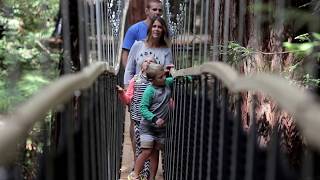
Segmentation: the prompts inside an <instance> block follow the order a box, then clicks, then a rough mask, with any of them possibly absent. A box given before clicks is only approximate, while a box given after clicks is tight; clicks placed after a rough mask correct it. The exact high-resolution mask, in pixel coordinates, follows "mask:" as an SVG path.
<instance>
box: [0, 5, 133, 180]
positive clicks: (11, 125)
mask: <svg viewBox="0 0 320 180" xmlns="http://www.w3.org/2000/svg"><path fill="white" fill-rule="evenodd" d="M61 5H62V6H61V8H62V10H61V12H62V17H63V18H62V25H63V39H64V46H63V50H64V55H63V63H62V64H63V72H64V73H65V75H63V76H61V77H60V78H59V79H57V80H56V81H55V82H52V83H50V84H49V85H48V86H46V87H45V88H43V89H42V90H40V91H39V92H38V93H35V95H34V96H33V97H31V98H30V99H29V100H27V101H26V102H25V103H24V104H22V105H20V106H18V107H17V108H16V109H15V110H14V111H13V112H11V113H10V114H8V115H7V116H3V117H1V122H3V123H1V126H0V136H1V137H0V153H1V154H2V155H1V156H0V165H7V164H12V162H14V160H16V158H17V157H16V155H17V154H18V153H19V152H18V151H19V150H18V149H17V145H18V144H19V143H21V144H24V143H23V141H24V140H25V138H26V137H27V135H28V132H29V131H30V129H31V128H32V127H33V126H34V124H35V123H36V122H40V121H42V120H43V119H44V117H45V116H46V115H47V113H48V112H49V111H56V113H55V115H54V116H55V121H53V123H54V124H53V127H54V128H53V130H50V131H54V132H53V134H52V136H53V138H52V137H51V138H52V139H48V137H47V135H44V136H45V137H44V139H45V140H44V142H43V143H44V149H43V151H44V152H43V154H42V155H41V158H40V160H39V167H40V169H38V170H37V172H38V177H37V178H38V179H69V180H72V179H77V180H78V179H87V180H89V179H90V180H91V179H118V178H119V177H120V174H119V173H120V167H121V156H122V154H121V153H122V142H123V129H124V127H123V123H124V118H125V117H124V115H125V112H124V107H123V105H122V104H121V103H120V101H119V100H118V98H117V92H116V89H115V85H116V84H122V80H121V78H120V77H121V73H122V72H121V71H120V65H121V63H120V62H121V46H122V37H123V33H124V27H125V18H126V13H127V10H128V6H129V2H128V1H125V2H124V1H116V0H114V1H95V0H94V1H87V0H78V1H77V3H75V4H72V5H70V4H69V2H68V1H63V2H62V4H61ZM75 9H77V10H78V14H77V15H78V16H77V17H78V27H73V26H74V22H77V21H75V19H72V18H74V17H71V16H70V13H69V11H71V10H72V11H74V10H75ZM75 28H78V29H77V31H75ZM77 33H78V34H77ZM74 35H78V36H74ZM74 46H76V47H74ZM76 49H78V51H77V50H76ZM77 53H79V54H77ZM74 57H79V59H74ZM71 61H73V62H75V61H80V64H81V67H80V69H82V70H81V71H80V72H76V73H72V72H73V71H74V69H77V68H74V67H73V66H75V64H74V63H72V62H71ZM43 134H46V133H45V132H43ZM48 141H50V142H51V143H50V144H51V145H50V146H47V142H48ZM35 168H36V167H35ZM10 173H15V174H9V175H7V176H4V175H3V174H0V176H1V177H0V178H7V179H20V178H22V177H21V176H22V174H20V173H21V172H20V171H15V172H10Z"/></svg>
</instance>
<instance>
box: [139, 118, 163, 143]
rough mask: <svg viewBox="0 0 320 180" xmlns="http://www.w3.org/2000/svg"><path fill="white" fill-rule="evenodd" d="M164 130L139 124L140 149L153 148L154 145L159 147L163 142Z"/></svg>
mask: <svg viewBox="0 0 320 180" xmlns="http://www.w3.org/2000/svg"><path fill="white" fill-rule="evenodd" d="M165 135H166V134H165V128H158V127H156V126H155V125H150V124H145V123H143V122H142V123H141V124H140V142H141V148H154V145H155V143H157V144H159V145H160V147H161V146H163V145H164V142H165Z"/></svg>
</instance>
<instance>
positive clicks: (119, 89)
mask: <svg viewBox="0 0 320 180" xmlns="http://www.w3.org/2000/svg"><path fill="white" fill-rule="evenodd" d="M116 87H117V91H118V93H123V92H124V91H125V90H124V89H123V88H122V87H121V86H119V85H116Z"/></svg>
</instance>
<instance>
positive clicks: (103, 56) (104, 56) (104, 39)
mask: <svg viewBox="0 0 320 180" xmlns="http://www.w3.org/2000/svg"><path fill="white" fill-rule="evenodd" d="M104 1H105V0H101V7H102V8H101V13H100V16H101V38H102V41H101V44H102V48H101V54H102V57H101V58H102V59H101V60H102V61H106V53H105V50H106V33H105V27H106V24H105V23H106V21H105V15H104V14H105V10H106V8H105V3H104Z"/></svg>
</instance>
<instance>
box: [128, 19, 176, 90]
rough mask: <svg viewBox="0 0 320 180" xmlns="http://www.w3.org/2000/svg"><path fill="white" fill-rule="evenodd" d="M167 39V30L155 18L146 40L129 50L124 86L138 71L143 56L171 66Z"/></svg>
mask: <svg viewBox="0 0 320 180" xmlns="http://www.w3.org/2000/svg"><path fill="white" fill-rule="evenodd" d="M168 38H169V37H168V29H167V25H166V23H165V21H164V20H163V19H162V18H161V17H155V18H154V19H153V20H152V21H151V24H150V25H149V27H148V34H147V39H146V40H144V41H136V42H135V43H134V44H133V46H132V48H131V50H130V53H129V56H128V64H127V66H126V70H125V73H124V85H125V86H127V85H128V84H129V81H130V80H131V78H132V77H133V76H134V75H135V74H137V73H138V72H139V71H140V65H141V64H142V62H143V60H144V58H145V56H150V55H151V56H153V57H154V59H155V60H156V61H157V62H156V63H158V64H162V65H170V64H172V52H171V48H170V43H169V40H168Z"/></svg>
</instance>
